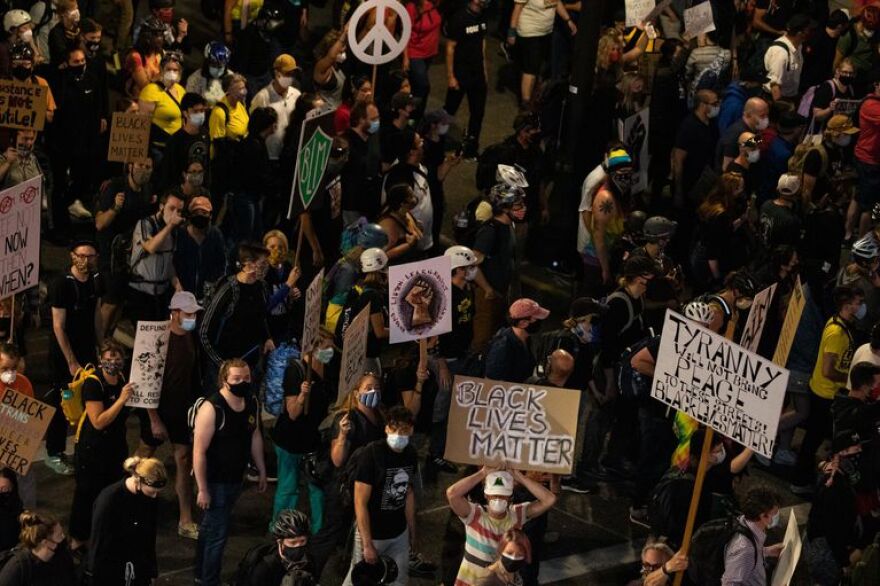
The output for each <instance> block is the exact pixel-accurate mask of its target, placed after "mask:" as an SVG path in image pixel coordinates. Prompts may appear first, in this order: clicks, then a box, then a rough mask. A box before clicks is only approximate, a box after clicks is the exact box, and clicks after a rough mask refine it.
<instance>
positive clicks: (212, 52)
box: [205, 41, 232, 67]
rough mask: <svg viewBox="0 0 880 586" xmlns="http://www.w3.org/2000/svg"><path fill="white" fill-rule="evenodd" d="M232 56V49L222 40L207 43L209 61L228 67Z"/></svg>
mask: <svg viewBox="0 0 880 586" xmlns="http://www.w3.org/2000/svg"><path fill="white" fill-rule="evenodd" d="M231 58H232V51H230V50H229V47H227V46H226V45H224V44H223V43H221V42H220V41H211V42H210V43H208V44H207V45H205V59H207V60H208V61H209V62H211V63H216V64H218V65H222V66H224V67H226V65H227V64H228V63H229V60H230V59H231Z"/></svg>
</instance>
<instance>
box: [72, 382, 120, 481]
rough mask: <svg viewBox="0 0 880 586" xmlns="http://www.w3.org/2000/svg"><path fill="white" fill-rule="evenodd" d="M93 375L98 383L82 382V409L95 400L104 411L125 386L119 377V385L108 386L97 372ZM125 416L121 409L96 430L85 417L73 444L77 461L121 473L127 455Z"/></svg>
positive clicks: (89, 419)
mask: <svg viewBox="0 0 880 586" xmlns="http://www.w3.org/2000/svg"><path fill="white" fill-rule="evenodd" d="M95 374H96V375H97V376H98V378H99V379H101V380H100V381H97V380H95V379H93V378H90V379H88V380H86V381H85V382H84V383H83V386H82V398H83V405H84V406H85V405H86V404H88V402H89V401H98V402H100V403H101V405H103V407H104V410H107V409H109V408H110V407H111V406H112V405H113V404H114V403H115V402H116V400H117V399H118V398H119V393H120V392H121V391H122V386H123V384H124V383H123V381H122V377H121V376H120V377H118V379H119V380H118V382H117V383H116V384H112V385H111V384H110V383H108V382H107V381H106V380H104V374H103V373H102V371H101V370H100V369H98V370H97V371H95ZM127 417H128V409H127V408H123V409H122V411H120V412H119V414H118V415H117V416H116V419H114V420H113V421H112V422H111V423H110V424H109V425H108V426H107V427H105V428H104V429H95V427H94V425H92V420H91V418H89V417H88V416H86V418H85V420H84V421H83V426H82V430H81V431H80V434H79V442H77V444H76V451H77V458H81V459H87V460H88V461H90V462H93V463H97V464H100V465H103V466H108V467H116V468H119V469H120V470H121V469H122V468H121V467H122V462H123V460H125V458H126V456H128V444H127V443H126V441H125V420H126V418H127ZM120 475H121V472H120Z"/></svg>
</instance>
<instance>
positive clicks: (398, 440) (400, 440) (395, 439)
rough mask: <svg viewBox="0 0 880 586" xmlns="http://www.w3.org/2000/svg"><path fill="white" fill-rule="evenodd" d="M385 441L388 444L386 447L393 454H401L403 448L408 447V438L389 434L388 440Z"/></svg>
mask: <svg viewBox="0 0 880 586" xmlns="http://www.w3.org/2000/svg"><path fill="white" fill-rule="evenodd" d="M385 441H387V442H388V447H389V448H391V449H392V450H394V451H395V452H402V451H403V450H404V448H406V446H408V445H409V436H408V435H400V434H397V433H389V434H388V438H387V439H386V440H385Z"/></svg>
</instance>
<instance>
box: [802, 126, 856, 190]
mask: <svg viewBox="0 0 880 586" xmlns="http://www.w3.org/2000/svg"><path fill="white" fill-rule="evenodd" d="M854 141H855V139H853V142H854ZM822 146H823V147H824V150H825V155H826V157H827V161H826V162H825V164H824V169H823V159H822V154H821V153H820V152H819V149H811V150H810V151H809V152H808V153H807V155H806V156H805V157H804V175H810V176H812V177H815V178H816V185H815V186H814V187H813V194H812V198H813V202H817V201H819V200H820V199H822V196H823V195H825V194H826V193H828V192H829V190H830V189H831V182H830V181H829V178H831V177H834V176H835V175H836V174H837V173H839V172H840V171H842V170H843V167H844V159H843V152H844V151H843V150H842V149H840V148H837V147H835V146H834V145H830V144H828V143H827V142H823V143H822Z"/></svg>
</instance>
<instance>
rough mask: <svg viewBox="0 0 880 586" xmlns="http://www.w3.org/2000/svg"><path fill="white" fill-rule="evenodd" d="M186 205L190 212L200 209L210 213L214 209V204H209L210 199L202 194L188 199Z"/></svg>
mask: <svg viewBox="0 0 880 586" xmlns="http://www.w3.org/2000/svg"><path fill="white" fill-rule="evenodd" d="M187 207H188V208H189V211H191V212H195V211H198V210H201V211H204V212H208V213H209V214H210V213H211V212H212V211H214V206H213V205H212V204H211V200H210V199H208V198H207V197H205V196H203V195H199V196H196V197H194V198H192V200H190V202H189V206H187Z"/></svg>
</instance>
